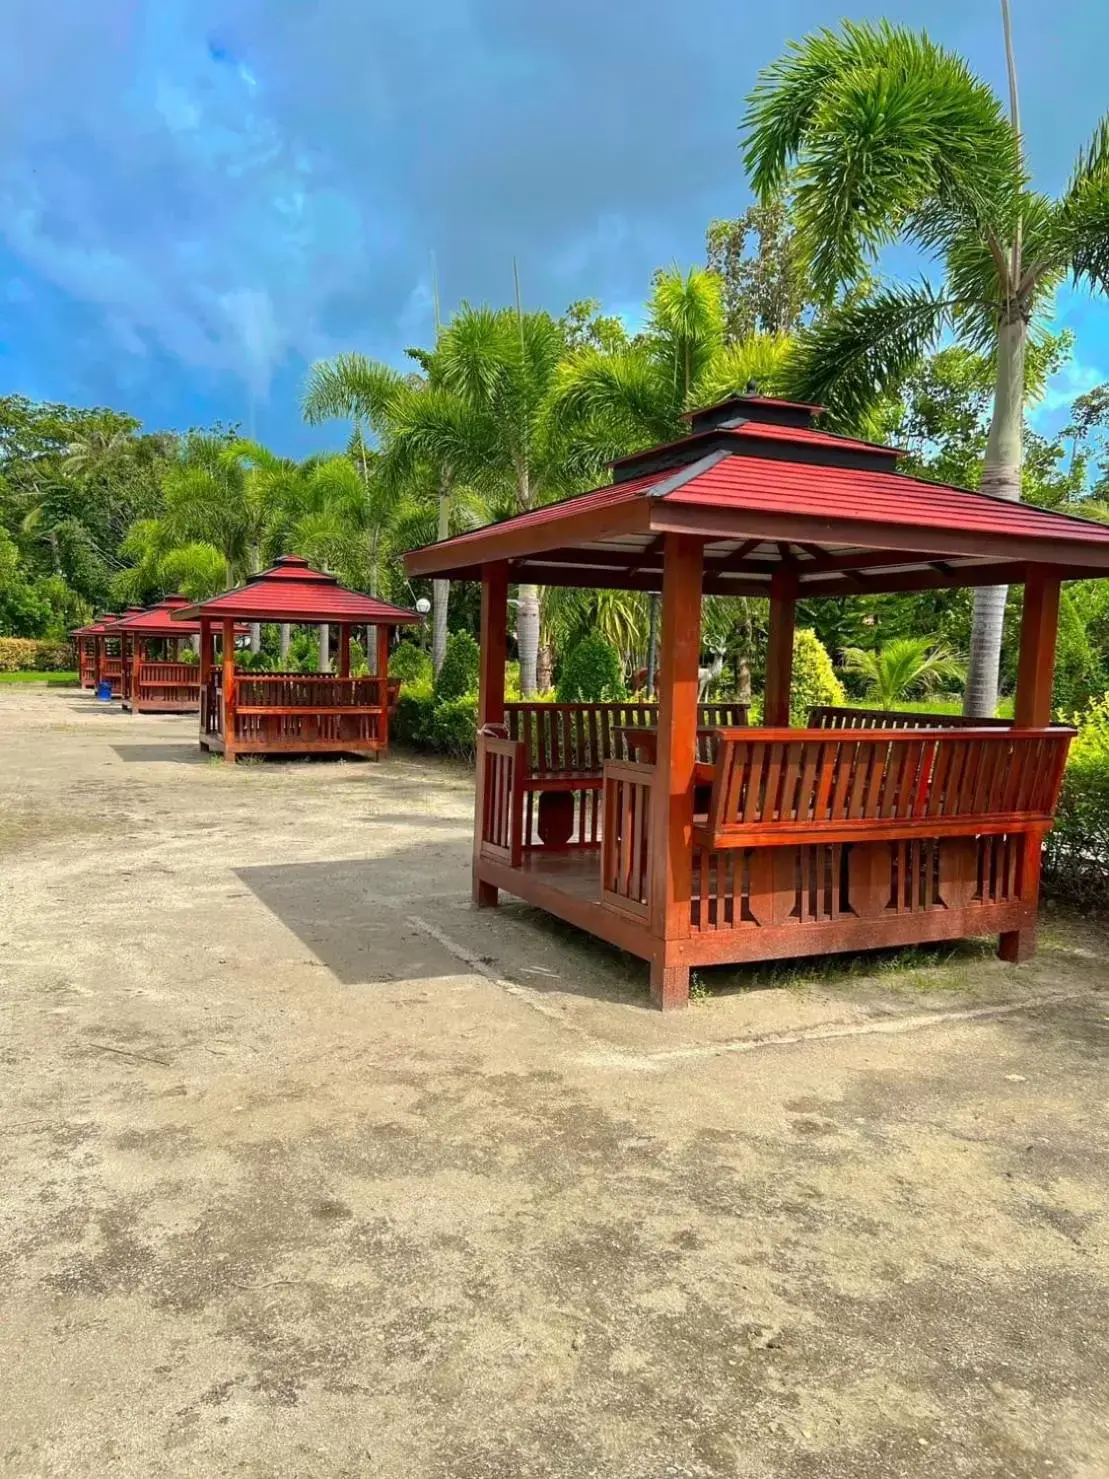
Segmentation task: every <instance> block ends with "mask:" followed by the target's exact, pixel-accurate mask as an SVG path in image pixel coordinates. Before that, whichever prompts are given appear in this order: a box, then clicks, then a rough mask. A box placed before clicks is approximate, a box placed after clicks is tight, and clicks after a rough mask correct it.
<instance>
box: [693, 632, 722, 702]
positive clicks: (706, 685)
mask: <svg viewBox="0 0 1109 1479" xmlns="http://www.w3.org/2000/svg"><path fill="white" fill-rule="evenodd" d="M709 651H710V652H711V653H712V661H711V663H709V665H708V667H707V668H698V669H697V702H698V703H703V702H704V699H705V694H706V693H707V692H708V691H709V689H710V688H711V687H712V685H713V684H714V683H715V682H716V680H717V679H718V678H719V677H720V674H721V673H722V672H723V671H724V648H723V647H722V646H711V647H710V648H709Z"/></svg>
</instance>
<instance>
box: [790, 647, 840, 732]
mask: <svg viewBox="0 0 1109 1479" xmlns="http://www.w3.org/2000/svg"><path fill="white" fill-rule="evenodd" d="M843 701H844V693H843V684H842V683H841V682H840V681H839V679H838V678H837V677H836V673H835V669H834V668H833V667H832V659H831V658H830V657H829V656H828V654H827V652H826V651H825V649H824V644H823V643H822V642H821V640H820V638H819V637H818V636H817V635H816V633H815V632H814V631H810V630H809V628H808V627H802V628H801V629H800V630H799V631H796V632H794V634H793V685H792V687H791V688H790V691H789V722H790V723H791V724H794V725H797V724H800V725H804V724H807V723H808V718H809V710H810V709H811V708H812V707H813V706H814V705H815V704H842V703H843Z"/></svg>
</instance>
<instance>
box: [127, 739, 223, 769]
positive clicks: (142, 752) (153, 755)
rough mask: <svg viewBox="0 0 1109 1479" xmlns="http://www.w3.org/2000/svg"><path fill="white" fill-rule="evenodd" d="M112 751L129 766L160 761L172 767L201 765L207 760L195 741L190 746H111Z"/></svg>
mask: <svg viewBox="0 0 1109 1479" xmlns="http://www.w3.org/2000/svg"><path fill="white" fill-rule="evenodd" d="M112 749H113V750H114V751H115V752H116V754H117V755H118V756H119V758H120V759H121V760H126V761H127V762H128V763H129V764H140V765H141V764H147V765H148V764H151V763H158V762H159V761H160V762H162V763H165V764H172V765H201V764H203V763H204V762H205V760H206V759H207V756H206V755H205V753H204V751H203V750H202V749H201V748H200V746H199V745H198V744H197V743H196V741H195V740H194V741H193V743H192V744H191V745H189V744H181V745H178V744H169V745H113V746H112Z"/></svg>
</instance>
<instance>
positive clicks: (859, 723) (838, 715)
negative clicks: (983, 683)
mask: <svg viewBox="0 0 1109 1479" xmlns="http://www.w3.org/2000/svg"><path fill="white" fill-rule="evenodd" d="M1012 727H1013V725H1012V721H1011V720H1010V719H966V718H964V717H963V716H962V715H961V714H916V713H912V712H911V711H909V710H900V709H852V708H848V707H847V705H846V704H817V705H816V706H815V707H814V708H811V709H810V710H809V728H810V729H967V728H973V729H1011V728H1012Z"/></svg>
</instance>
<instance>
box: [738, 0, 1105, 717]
mask: <svg viewBox="0 0 1109 1479" xmlns="http://www.w3.org/2000/svg"><path fill="white" fill-rule="evenodd" d="M1002 9H1003V13H1004V18H1005V39H1006V50H1007V56H1008V61H1009V82H1010V104H1009V110H1008V114H1006V110H1005V108H1004V106H1003V105H1002V103H1001V101H1000V99H999V98H998V97H997V95H996V94H995V93H994V92H993V90H992V89H991V88H990V87H989V86H988V85H987V84H986V83H985V82H983V81H981V80H980V79H979V78H977V77H975V76H974V74H973V73H972V72H971V71H970V69H969V67H968V66H967V64H966V63H965V62H964V61H963V60H962V59H961V58H960V57H958V56H955V55H953V54H952V53H951V52H948V51H945V50H944V49H943V48H942V47H938V46H936V45H935V44H934V43H933V42H931V41H930V40H929V39H928V37H927V36H925V35H923V34H918V33H915V32H912V31H909V30H905V29H903V28H901V27H895V26H891V25H889V24H888V23H886V22H883V23H882V24H880V25H876V26H872V25H855V24H850V23H845V24H844V25H843V27H842V28H841V29H840V30H839V31H828V30H824V31H820V32H817V33H816V34H814V35H811V36H808V37H806V38H805V39H804V40H803V41H801V42H799V43H796V44H794V45H792V46H791V47H790V49H789V50H788V51H787V53H786V54H785V55H784V56H783V57H781V58H780V59H779V60H778V61H777V62H775V63H773V65H771V66H770V67H768V68H766V69H765V70H764V71H763V72H762V74H761V75H760V78H759V81H758V83H757V85H756V87H755V90H754V92H753V93H752V94H751V97H750V99H749V104H748V111H747V116H746V120H745V129H746V143H745V161H746V164H747V168H748V171H749V173H750V175H751V179H752V182H753V184H754V187H755V190H756V192H757V193H758V195H759V196H760V197H761V198H762V199H763V200H771V199H774V198H777V197H778V196H779V195H781V194H782V193H783V192H785V193H786V194H787V195H788V197H789V199H790V204H791V209H792V211H793V215H794V219H795V221H796V223H797V231H798V239H799V243H800V245H801V247H802V249H803V251H804V253H805V256H806V258H807V260H808V262H809V267H810V271H811V273H812V274H813V278H814V281H815V284H816V287H817V289H818V291H819V292H820V293H821V294H822V295H823V296H824V297H825V298H826V299H827V300H828V301H829V302H831V300H832V298H833V296H834V294H835V292H836V290H837V289H838V288H840V287H842V286H844V285H851V284H853V283H856V282H857V281H858V280H859V279H860V278H861V277H863V276H864V275H865V274H866V272H867V269H868V266H869V264H870V263H871V262H872V261H873V260H874V259H875V258H876V256H877V254H878V253H879V252H880V250H881V249H882V248H883V247H885V246H887V245H890V244H892V243H894V242H896V241H905V242H908V243H909V244H911V245H913V246H915V247H917V248H919V249H921V250H922V251H924V252H925V253H927V254H929V255H930V256H931V257H933V258H934V259H935V260H936V261H937V262H938V263H939V265H940V267H941V270H942V274H943V281H942V284H941V285H940V286H939V287H936V286H933V285H931V284H929V283H928V282H923V281H922V282H921V283H919V284H916V285H913V286H903V285H896V284H895V285H889V286H883V287H880V288H879V289H878V290H876V291H874V292H872V293H870V294H869V295H866V296H862V297H858V296H856V297H852V296H848V297H847V298H846V300H845V301H843V302H841V303H840V304H839V305H838V306H835V307H832V308H830V309H829V310H828V311H826V312H825V313H824V314H823V315H822V316H821V317H820V318H819V319H818V320H817V322H816V323H815V324H814V325H813V327H812V328H811V329H810V330H808V331H806V332H805V333H803V335H802V338H801V346H800V352H799V354H798V356H797V358H796V361H795V363H794V366H793V385H792V387H791V388H792V390H793V392H794V393H795V394H798V395H799V396H801V397H803V398H804V399H806V400H814V401H820V402H821V403H822V404H824V405H826V406H828V407H829V409H830V410H831V412H832V413H833V416H834V418H835V420H836V421H838V422H839V423H841V424H845V425H852V424H854V425H858V424H860V422H862V421H863V420H864V418H865V417H866V415H867V413H868V412H869V411H870V410H871V408H872V407H873V406H874V405H875V403H876V400H877V398H878V396H879V395H880V394H881V393H882V392H883V391H888V390H890V389H895V388H896V386H897V385H898V383H899V381H900V380H901V379H902V378H903V376H904V375H905V374H906V373H907V371H908V370H909V368H910V367H911V366H912V365H913V364H914V363H915V362H916V361H917V360H918V359H919V358H920V356H921V355H922V354H923V353H924V352H925V351H926V350H927V349H928V348H929V346H931V345H933V344H935V342H936V341H937V339H938V337H939V336H940V335H941V334H942V333H943V332H944V330H945V329H947V330H954V332H955V333H956V334H958V335H959V336H960V337H962V338H964V339H965V340H967V341H969V342H970V343H972V344H974V345H976V346H979V347H982V348H988V349H989V350H990V351H991V352H993V353H994V354H995V356H996V380H995V392H994V408H993V418H992V422H991V426H990V432H989V439H988V443H987V448H986V456H985V466H984V468H983V473H982V488H983V490H984V491H985V492H988V493H992V494H994V495H995V496H997V497H1000V498H1008V499H1013V500H1016V499H1019V497H1020V470H1021V455H1022V433H1023V407H1024V392H1025V366H1024V361H1025V352H1026V348H1027V344H1028V336H1029V331H1030V325H1031V324H1032V322H1033V320H1034V318H1035V315H1036V312H1037V310H1038V309H1040V308H1042V307H1043V306H1044V305H1045V304H1046V303H1047V301H1048V300H1049V298H1050V295H1051V292H1052V290H1053V289H1054V288H1055V287H1056V286H1057V285H1058V284H1059V283H1060V282H1061V281H1062V280H1063V279H1064V278H1065V277H1067V276H1070V277H1072V278H1073V279H1074V280H1075V281H1076V282H1080V283H1085V284H1086V285H1088V286H1089V287H1091V288H1092V289H1094V290H1101V291H1105V290H1106V289H1107V288H1109V119H1106V120H1105V121H1103V122H1102V123H1101V124H1100V126H1099V127H1098V129H1097V130H1096V132H1095V134H1094V137H1093V140H1092V142H1091V143H1090V145H1089V146H1088V147H1087V148H1086V149H1085V150H1084V151H1083V152H1082V153H1081V154H1080V156H1079V158H1078V161H1077V164H1076V167H1075V170H1074V173H1073V175H1072V177H1071V181H1070V183H1069V185H1068V186H1067V188H1066V190H1065V191H1064V193H1063V194H1062V195H1061V196H1060V197H1059V198H1058V199H1054V200H1053V199H1051V198H1049V197H1048V196H1046V195H1044V194H1042V193H1041V192H1039V191H1036V190H1034V189H1032V188H1031V185H1030V183H1029V179H1028V174H1027V171H1026V168H1025V163H1024V158H1023V150H1022V144H1021V133H1020V116H1019V108H1018V102H1017V87H1016V72H1015V67H1014V65H1013V54H1012V46H1011V37H1010V30H1009V24H1008V20H1009V18H1008V5H1007V0H1002ZM1006 595H1007V593H1006V590H1005V587H1003V586H1002V587H988V588H983V589H980V590H978V591H977V592H976V594H975V606H974V625H973V632H972V639H971V663H970V674H969V679H968V682H967V689H966V695H965V700H964V709H965V712H966V713H967V714H972V715H973V714H979V715H989V714H992V713H993V711H994V709H995V707H996V703H997V678H998V665H999V657H1000V648H1001V629H1002V619H1003V616H1004V610H1005V601H1006Z"/></svg>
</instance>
